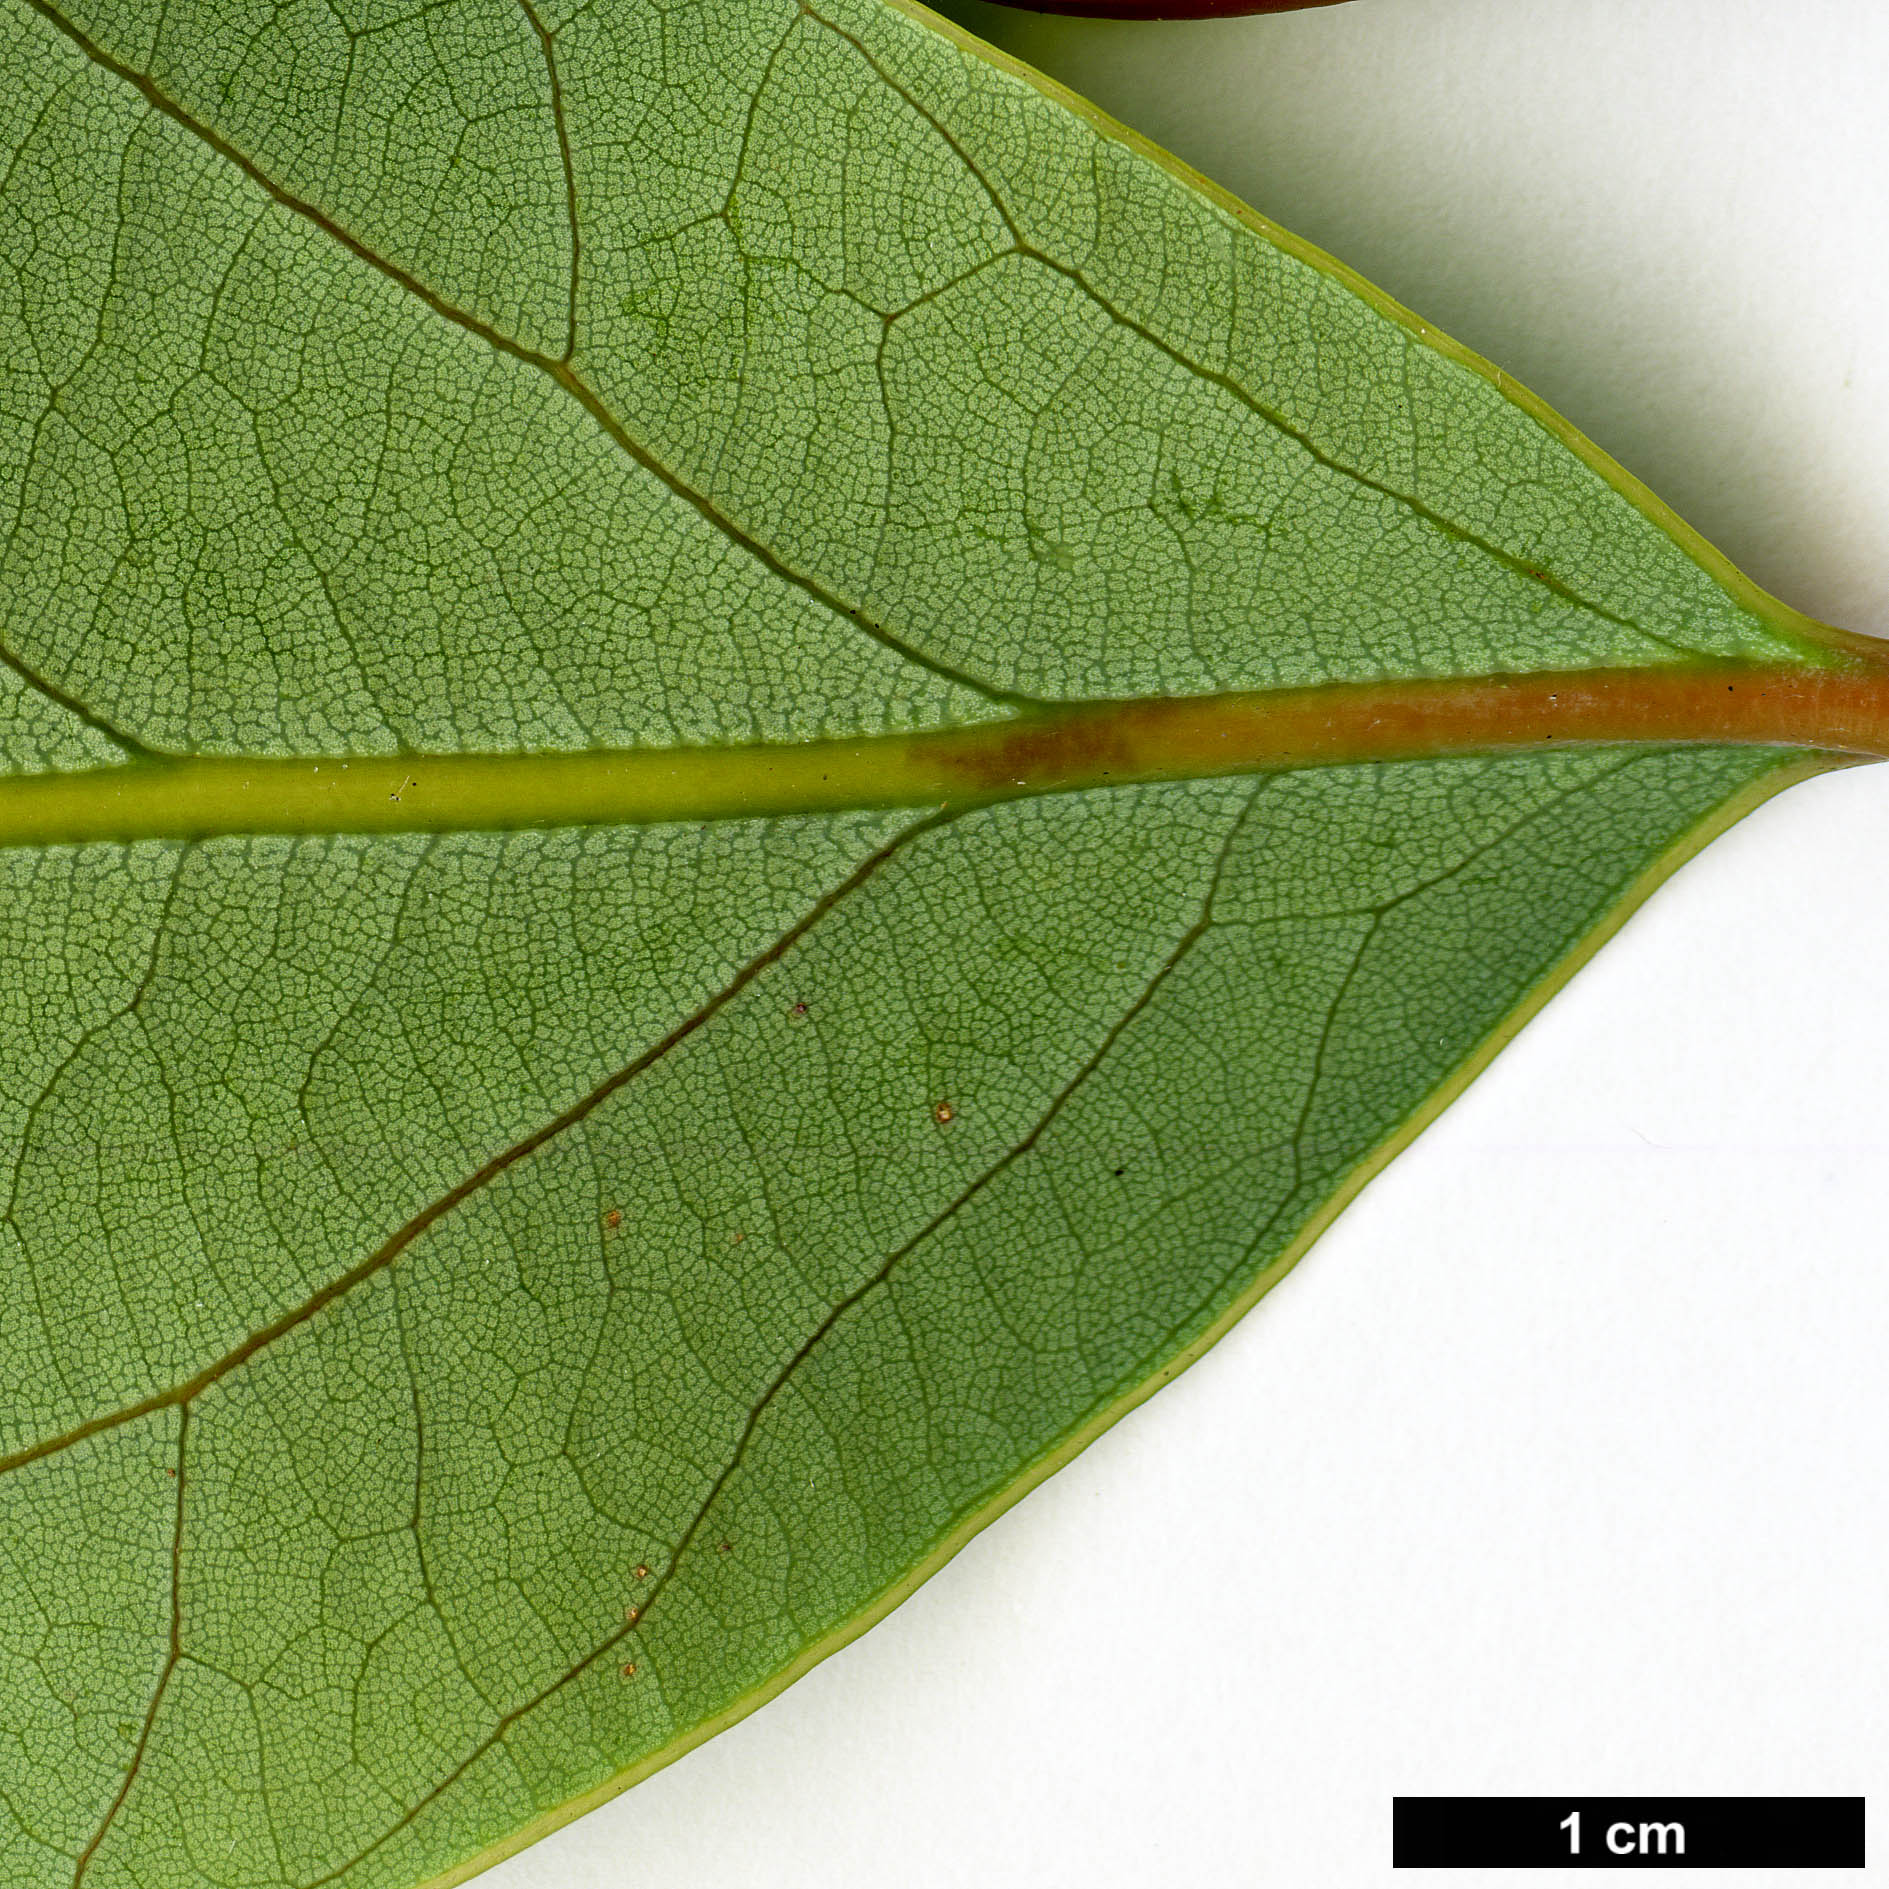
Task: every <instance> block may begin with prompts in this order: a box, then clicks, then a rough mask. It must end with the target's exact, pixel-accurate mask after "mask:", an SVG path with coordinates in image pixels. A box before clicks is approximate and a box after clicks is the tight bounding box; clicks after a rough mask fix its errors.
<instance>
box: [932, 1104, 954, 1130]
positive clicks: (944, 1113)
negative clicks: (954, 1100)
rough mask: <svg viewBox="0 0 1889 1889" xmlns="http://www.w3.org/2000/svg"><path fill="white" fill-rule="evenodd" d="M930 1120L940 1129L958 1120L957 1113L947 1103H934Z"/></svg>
mask: <svg viewBox="0 0 1889 1889" xmlns="http://www.w3.org/2000/svg"><path fill="white" fill-rule="evenodd" d="M931 1119H932V1120H933V1121H934V1122H936V1123H937V1124H938V1126H939V1127H940V1128H947V1127H949V1126H950V1125H951V1123H953V1122H955V1121H956V1120H957V1119H958V1111H957V1110H956V1108H955V1107H953V1106H952V1104H951V1103H949V1102H935V1103H933V1104H932V1110H931Z"/></svg>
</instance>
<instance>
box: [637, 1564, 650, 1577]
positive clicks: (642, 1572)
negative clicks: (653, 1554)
mask: <svg viewBox="0 0 1889 1889" xmlns="http://www.w3.org/2000/svg"><path fill="white" fill-rule="evenodd" d="M636 1578H637V1579H638V1580H639V1581H646V1580H648V1579H649V1563H648V1562H647V1561H639V1562H637V1564H636Z"/></svg>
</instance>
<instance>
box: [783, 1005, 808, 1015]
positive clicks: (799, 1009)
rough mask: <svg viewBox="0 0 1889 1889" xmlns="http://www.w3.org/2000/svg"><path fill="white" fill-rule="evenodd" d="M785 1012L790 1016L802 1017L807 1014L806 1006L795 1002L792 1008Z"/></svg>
mask: <svg viewBox="0 0 1889 1889" xmlns="http://www.w3.org/2000/svg"><path fill="white" fill-rule="evenodd" d="M787 1014H788V1015H789V1016H790V1017H804V1016H805V1015H806V1014H807V1006H806V1005H805V1004H795V1005H794V1007H793V1009H791V1010H790V1011H788V1013H787Z"/></svg>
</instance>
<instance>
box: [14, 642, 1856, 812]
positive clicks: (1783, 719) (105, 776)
mask: <svg viewBox="0 0 1889 1889" xmlns="http://www.w3.org/2000/svg"><path fill="white" fill-rule="evenodd" d="M1577 743H1578V744H1589V745H1618V744H1622V743H1630V744H1640V745H1657V746H1668V747H1669V746H1693V745H1713V746H1722V745H1726V744H1732V745H1743V746H1750V745H1758V746H1766V747H1786V748H1808V749H1813V750H1818V751H1823V752H1828V753H1831V754H1842V755H1849V756H1854V757H1867V758H1883V757H1885V756H1889V652H1886V653H1885V655H1884V656H1880V657H1874V658H1860V657H1854V656H1845V655H1836V656H1833V657H1832V659H1831V666H1830V667H1827V668H1823V667H1816V666H1813V665H1811V664H1809V663H1804V664H1798V665H1791V666H1787V667H1770V666H1760V665H1756V664H1738V663H1716V664H1712V663H1676V664H1665V665H1661V666H1659V667H1656V668H1645V669H1635V668H1629V669H1576V670H1564V671H1550V672H1547V673H1538V674H1533V675H1509V676H1503V675H1497V676H1476V677H1470V678H1466V679H1447V680H1438V679H1426V680H1417V681H1409V682H1394V683H1331V684H1328V685H1325V686H1324V687H1320V688H1312V689H1269V690H1249V691H1237V692H1231V693H1228V694H1223V695H1202V696H1147V697H1140V698H1135V699H1130V700H1125V701H1104V702H1079V703H1072V704H1069V705H1068V706H1066V707H1062V708H1057V709H1044V710H1039V711H1036V712H1034V713H1032V714H1028V715H1018V716H1014V717H1011V718H1009V719H1006V720H1003V721H997V722H980V723H974V724H971V725H969V726H965V727H956V728H942V729H930V730H926V731H922V732H918V733H909V734H890V735H866V736H860V737H857V738H855V739H850V740H827V741H803V742H757V743H750V744H746V745H734V746H726V747H680V748H584V749H575V750H563V751H551V752H537V753H464V754H451V753H442V754H413V753H407V754H395V755H329V756H319V757H256V756H244V755H199V756H191V757H178V758H163V759H146V760H138V761H133V762H128V763H126V764H123V765H116V766H111V767H101V768H91V769H83V770H78V771H74V772H70V773H41V774H20V775H14V776H11V777H9V778H7V779H4V780H0V846H47V845H79V844H85V843H89V842H99V841H110V842H120V843H124V842H131V841H137V840H179V841H181V840H196V839H206V838H212V837H217V836H223V835H239V834H265V833H273V834H288V835H295V834H333V833H449V832H463V831H474V830H477V831H508V830H519V829H527V828H537V829H541V828H551V827H565V826H606V825H608V826H620V825H650V824H655V823H659V822H664V821H688V822H699V821H704V820H721V819H762V818H778V817H783V816H790V815H796V814H803V815H804V814H825V813H837V812H857V811H867V810H881V809H894V808H900V807H937V806H948V807H952V808H956V809H962V808H965V807H972V806H984V805H989V804H991V803H993V802H996V801H1001V800H1014V799H1022V798H1026V797H1028V796H1031V795H1037V794H1049V793H1069V792H1078V791H1082V790H1085V789H1095V788H1104V787H1122V786H1129V785H1136V784H1143V783H1149V782H1156V781H1180V780H1202V779H1215V778H1222V777H1227V776H1236V775H1244V774H1262V773H1275V772H1280V771H1283V770H1289V769H1296V768H1306V767H1329V766H1341V765H1355V764H1358V763H1361V762H1372V761H1410V760H1434V759H1441V758H1448V757H1453V756H1466V755H1488V754H1502V753H1515V752H1519V751H1528V750H1532V749H1545V748H1564V747H1567V746H1569V745H1570V744H1577Z"/></svg>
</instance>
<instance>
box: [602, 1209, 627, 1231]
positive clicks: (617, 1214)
mask: <svg viewBox="0 0 1889 1889" xmlns="http://www.w3.org/2000/svg"><path fill="white" fill-rule="evenodd" d="M603 1223H604V1225H605V1226H606V1227H612V1228H614V1227H620V1226H621V1225H622V1224H623V1210H622V1209H621V1208H620V1207H612V1208H611V1209H610V1211H609V1212H608V1213H607V1214H605V1215H604V1217H603Z"/></svg>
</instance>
